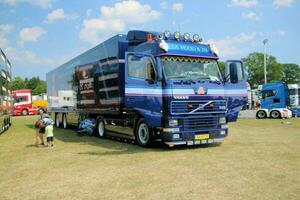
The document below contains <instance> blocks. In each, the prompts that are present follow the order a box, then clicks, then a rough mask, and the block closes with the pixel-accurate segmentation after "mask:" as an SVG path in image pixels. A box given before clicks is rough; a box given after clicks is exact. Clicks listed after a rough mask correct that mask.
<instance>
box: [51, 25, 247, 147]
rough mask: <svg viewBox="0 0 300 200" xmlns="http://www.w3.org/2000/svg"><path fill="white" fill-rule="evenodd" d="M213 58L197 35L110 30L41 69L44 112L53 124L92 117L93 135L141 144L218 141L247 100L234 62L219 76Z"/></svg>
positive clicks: (214, 54)
mask: <svg viewBox="0 0 300 200" xmlns="http://www.w3.org/2000/svg"><path fill="white" fill-rule="evenodd" d="M218 59H219V58H218V55H217V50H216V49H215V48H213V47H212V46H210V45H209V44H204V43H203V42H202V39H201V38H200V37H199V35H197V34H195V35H193V37H191V36H190V34H188V33H186V34H180V33H179V32H175V33H174V34H171V33H170V32H169V31H166V32H161V33H159V32H149V31H136V30H134V31H129V32H128V33H127V34H124V35H116V36H114V37H112V38H110V39H108V40H106V41H104V42H103V43H101V44H99V45H97V46H96V47H94V48H92V49H90V50H88V51H86V52H84V53H83V54H81V55H79V56H77V57H75V58H73V59H71V60H70V61H68V62H66V63H65V64H63V65H61V66H59V67H58V68H56V69H54V70H52V71H50V72H48V73H47V75H46V78H47V95H48V112H49V114H50V115H51V116H52V117H53V119H55V125H56V126H57V127H61V126H62V127H63V128H67V127H68V126H70V125H75V126H77V125H78V123H79V122H80V121H82V120H84V119H86V118H93V119H95V120H96V121H97V124H96V128H95V133H96V134H97V135H98V136H99V137H105V136H113V137H120V138H126V139H132V140H135V141H136V142H137V143H138V144H139V145H140V146H143V147H145V146H149V145H151V144H152V142H153V141H161V142H163V143H166V144H167V145H169V146H174V145H197V144H207V143H215V142H222V141H223V140H224V138H225V137H226V136H227V134H228V123H229V122H234V121H236V120H237V117H238V113H239V111H240V110H241V108H242V107H243V106H244V105H245V104H246V103H247V87H246V79H247V75H246V71H245V69H244V66H243V63H242V62H241V61H239V60H229V61H227V62H226V67H225V72H224V74H221V72H220V68H219V65H218ZM63 95H64V96H63ZM60 99H63V101H62V100H60Z"/></svg>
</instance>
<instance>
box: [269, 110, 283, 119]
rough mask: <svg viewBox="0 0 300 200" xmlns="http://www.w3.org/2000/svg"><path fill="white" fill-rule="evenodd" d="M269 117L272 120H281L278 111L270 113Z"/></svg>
mask: <svg viewBox="0 0 300 200" xmlns="http://www.w3.org/2000/svg"><path fill="white" fill-rule="evenodd" d="M270 116H271V118H273V119H278V118H281V114H280V112H279V111H278V110H273V111H272V112H271V113H270Z"/></svg>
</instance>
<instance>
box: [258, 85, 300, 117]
mask: <svg viewBox="0 0 300 200" xmlns="http://www.w3.org/2000/svg"><path fill="white" fill-rule="evenodd" d="M295 85H297V84H289V85H287V84H286V83H285V82H283V81H277V82H272V83H266V84H264V85H262V90H261V94H262V97H261V106H260V107H261V108H260V109H259V110H258V111H257V113H256V118H258V119H263V118H267V117H269V118H273V119H278V118H290V117H292V116H300V105H299V97H298V92H299V89H298V88H297V87H295Z"/></svg>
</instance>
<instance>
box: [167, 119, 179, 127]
mask: <svg viewBox="0 0 300 200" xmlns="http://www.w3.org/2000/svg"><path fill="white" fill-rule="evenodd" d="M169 126H178V120H177V119H169Z"/></svg>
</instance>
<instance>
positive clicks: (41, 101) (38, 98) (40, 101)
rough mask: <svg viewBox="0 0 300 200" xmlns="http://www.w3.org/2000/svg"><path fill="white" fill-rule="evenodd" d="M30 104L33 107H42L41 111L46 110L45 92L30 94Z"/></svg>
mask: <svg viewBox="0 0 300 200" xmlns="http://www.w3.org/2000/svg"><path fill="white" fill-rule="evenodd" d="M32 106H33V107H34V108H38V109H40V110H41V109H42V110H43V111H47V106H48V101H47V94H46V93H44V94H39V95H33V96H32Z"/></svg>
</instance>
